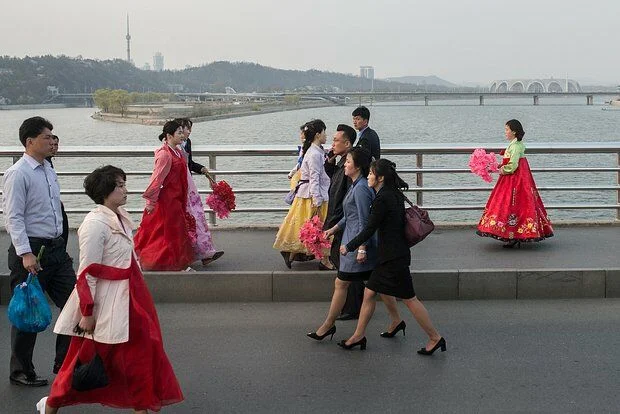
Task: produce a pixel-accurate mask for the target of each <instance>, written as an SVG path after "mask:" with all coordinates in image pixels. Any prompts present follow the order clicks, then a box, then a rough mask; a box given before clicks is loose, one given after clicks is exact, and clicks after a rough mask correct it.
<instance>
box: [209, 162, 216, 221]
mask: <svg viewBox="0 0 620 414" xmlns="http://www.w3.org/2000/svg"><path fill="white" fill-rule="evenodd" d="M216 169H217V155H215V154H209V171H214V170H216ZM210 174H211V177H213V180H215V181H217V177H216V176H215V174H213V173H210ZM209 185H211V182H209ZM209 224H211V225H213V226H216V225H217V217H216V215H215V213H214V212H213V211H211V212H209Z"/></svg>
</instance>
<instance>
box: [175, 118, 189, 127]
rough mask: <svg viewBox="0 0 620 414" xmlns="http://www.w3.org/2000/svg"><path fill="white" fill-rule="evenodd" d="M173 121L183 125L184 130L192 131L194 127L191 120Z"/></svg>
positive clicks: (180, 119) (179, 119)
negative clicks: (186, 128)
mask: <svg viewBox="0 0 620 414" xmlns="http://www.w3.org/2000/svg"><path fill="white" fill-rule="evenodd" d="M173 121H174V122H177V123H179V124H181V126H182V127H183V128H185V127H188V128H189V129H192V126H193V125H194V123H193V122H192V120H191V119H189V118H174V119H173Z"/></svg>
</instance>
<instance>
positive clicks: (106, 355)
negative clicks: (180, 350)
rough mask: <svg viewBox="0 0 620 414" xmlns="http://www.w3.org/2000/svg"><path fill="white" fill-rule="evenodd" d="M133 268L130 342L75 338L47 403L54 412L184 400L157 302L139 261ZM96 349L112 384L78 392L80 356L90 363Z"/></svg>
mask: <svg viewBox="0 0 620 414" xmlns="http://www.w3.org/2000/svg"><path fill="white" fill-rule="evenodd" d="M132 266H133V267H134V271H133V272H132V274H131V276H130V277H129V341H128V342H123V343H120V344H104V343H99V342H97V343H94V342H93V341H92V340H91V339H88V337H87V338H83V337H80V336H74V337H73V338H72V339H71V345H70V346H69V351H68V352H67V356H66V357H65V360H64V362H63V364H62V367H61V368H60V371H59V372H58V375H57V376H56V379H55V380H54V383H53V384H52V389H51V392H50V395H49V397H48V399H47V404H49V405H50V406H51V407H55V408H59V407H64V406H68V405H76V404H93V403H98V404H102V405H106V406H109V407H115V408H133V409H135V410H152V411H159V410H160V409H161V407H162V406H165V405H170V404H175V403H178V402H180V401H183V398H184V397H183V393H182V392H181V388H180V387H179V383H178V381H177V378H176V376H175V374H174V371H173V370H172V365H171V364H170V361H169V360H168V357H167V356H166V353H165V351H164V346H163V342H162V336H161V329H160V326H159V320H158V318H157V311H156V310H155V306H154V304H153V299H152V297H151V294H150V292H149V290H148V288H147V286H146V283H145V282H144V278H143V277H142V272H141V271H140V269H139V268H138V266H137V263H136V262H135V261H134V262H133V263H132ZM95 350H96V351H97V353H98V354H99V355H100V356H101V358H102V359H103V364H104V367H105V372H106V375H107V377H108V381H109V383H108V385H107V386H105V387H103V388H98V389H94V390H90V391H76V390H74V389H73V388H72V387H71V382H72V380H73V369H74V367H75V364H76V362H77V360H78V356H79V359H80V361H81V362H83V363H85V362H88V361H90V360H91V359H92V358H93V356H94V353H95ZM84 412H88V411H87V410H85V411H84Z"/></svg>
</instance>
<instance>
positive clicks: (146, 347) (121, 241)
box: [37, 165, 183, 414]
mask: <svg viewBox="0 0 620 414" xmlns="http://www.w3.org/2000/svg"><path fill="white" fill-rule="evenodd" d="M125 178H126V176H125V173H124V172H123V170H121V169H120V168H116V167H113V166H111V165H108V166H105V167H101V168H98V169H96V170H95V171H93V172H92V173H91V174H89V175H88V176H87V177H86V179H85V180H84V188H85V189H86V194H88V196H89V197H91V198H92V199H93V201H95V202H96V203H97V204H98V205H97V207H96V208H95V209H94V210H92V211H91V212H90V213H89V214H88V215H87V216H86V218H85V219H84V222H83V223H82V225H81V226H80V228H79V230H78V238H79V243H80V265H79V270H78V279H77V284H76V287H75V289H74V290H73V292H72V293H71V296H70V297H69V300H68V301H67V304H66V305H65V307H64V308H63V310H62V312H61V313H60V316H59V317H58V321H57V322H56V326H55V327H54V332H57V333H60V334H63V335H73V338H72V339H71V345H70V346H69V351H68V352H67V357H66V358H65V360H64V362H63V364H62V367H61V368H60V371H59V372H58V375H57V376H56V379H55V380H54V383H53V384H52V389H51V391H50V395H49V397H44V398H42V399H41V401H39V403H38V404H37V410H38V412H39V413H41V414H43V413H47V414H55V413H56V412H57V411H58V409H59V408H60V407H66V406H70V405H76V404H93V403H98V404H103V405H106V406H109V407H115V408H132V409H134V410H135V411H136V413H146V412H147V410H153V411H159V410H160V409H161V407H162V406H164V405H169V404H174V403H178V402H180V401H182V400H183V393H182V392H181V389H180V387H179V383H178V381H177V378H176V376H175V374H174V371H173V370H172V366H171V365H170V361H169V360H168V357H167V356H166V353H165V351H164V347H163V342H162V336H161V329H160V327H159V321H158V318H157V312H156V310H155V306H154V304H153V299H152V298H151V294H150V292H149V290H148V288H147V286H146V283H145V282H144V279H143V277H142V272H141V270H140V267H139V266H138V262H137V261H136V257H135V254H134V251H133V242H132V237H131V232H132V228H133V223H132V222H131V219H130V218H129V215H128V214H127V212H126V211H125V210H124V209H123V208H122V207H121V206H122V205H124V204H125V203H126V201H127V189H126V188H125ZM95 352H97V354H99V356H100V357H101V359H102V361H103V366H104V368H105V375H106V376H107V378H108V385H106V386H103V387H101V388H95V389H90V390H88V391H77V390H76V389H74V388H73V383H72V382H73V370H74V368H75V366H76V364H77V363H78V359H79V362H80V363H82V364H85V363H88V362H89V361H91V360H92V359H93V357H94V355H95ZM84 412H87V410H86V411H84Z"/></svg>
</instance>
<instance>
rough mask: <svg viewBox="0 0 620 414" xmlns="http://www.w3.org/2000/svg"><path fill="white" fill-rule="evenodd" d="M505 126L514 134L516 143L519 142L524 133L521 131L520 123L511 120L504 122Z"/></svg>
mask: <svg viewBox="0 0 620 414" xmlns="http://www.w3.org/2000/svg"><path fill="white" fill-rule="evenodd" d="M506 125H507V126H508V128H510V130H511V131H512V132H514V133H515V136H516V137H517V140H518V141H521V140H522V139H523V136H524V135H525V131H524V130H523V125H521V122H519V121H517V120H516V119H511V120H510V121H508V122H506Z"/></svg>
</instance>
